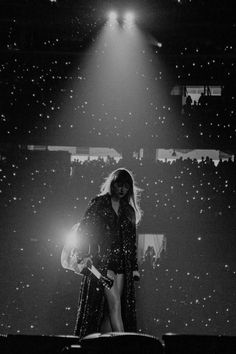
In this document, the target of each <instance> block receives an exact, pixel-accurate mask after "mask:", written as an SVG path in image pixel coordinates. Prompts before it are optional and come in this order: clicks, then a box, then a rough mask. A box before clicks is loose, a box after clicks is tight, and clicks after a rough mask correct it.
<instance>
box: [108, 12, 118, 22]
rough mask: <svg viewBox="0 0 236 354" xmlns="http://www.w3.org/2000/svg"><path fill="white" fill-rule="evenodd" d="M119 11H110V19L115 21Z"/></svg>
mask: <svg viewBox="0 0 236 354" xmlns="http://www.w3.org/2000/svg"><path fill="white" fill-rule="evenodd" d="M117 17H118V16H117V13H116V12H115V11H110V12H109V13H108V19H109V21H110V22H115V21H116V20H117Z"/></svg>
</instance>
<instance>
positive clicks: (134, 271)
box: [133, 270, 140, 280]
mask: <svg viewBox="0 0 236 354" xmlns="http://www.w3.org/2000/svg"><path fill="white" fill-rule="evenodd" d="M133 279H134V280H140V273H139V271H138V270H133Z"/></svg>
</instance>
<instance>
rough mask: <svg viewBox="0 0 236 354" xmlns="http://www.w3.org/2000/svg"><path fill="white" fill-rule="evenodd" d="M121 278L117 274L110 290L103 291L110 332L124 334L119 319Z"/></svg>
mask: <svg viewBox="0 0 236 354" xmlns="http://www.w3.org/2000/svg"><path fill="white" fill-rule="evenodd" d="M122 283H123V282H122V277H121V274H118V275H116V276H115V278H114V284H113V286H112V288H111V289H110V290H108V289H105V296H106V299H107V303H108V308H109V317H110V322H111V327H112V331H114V332H124V325H123V321H122V317H121V296H120V291H122V287H123V285H122Z"/></svg>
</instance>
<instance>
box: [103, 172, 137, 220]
mask: <svg viewBox="0 0 236 354" xmlns="http://www.w3.org/2000/svg"><path fill="white" fill-rule="evenodd" d="M116 182H118V183H119V182H121V183H123V184H125V183H127V184H129V186H130V188H129V190H128V192H127V194H126V196H125V197H124V199H126V201H127V202H128V203H129V204H130V205H131V206H132V207H133V208H134V211H135V220H136V224H138V223H139V222H140V220H141V217H142V210H141V208H140V206H139V199H140V194H141V192H142V189H141V188H139V187H137V186H136V184H135V180H134V177H133V174H132V172H131V171H129V170H127V169H126V168H118V169H116V170H114V171H113V172H111V173H110V174H109V176H108V177H107V178H106V179H105V181H104V183H103V184H102V185H101V188H100V195H105V194H107V193H108V194H110V195H112V194H113V188H114V184H115V183H116Z"/></svg>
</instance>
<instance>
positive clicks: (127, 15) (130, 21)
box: [124, 12, 135, 25]
mask: <svg viewBox="0 0 236 354" xmlns="http://www.w3.org/2000/svg"><path fill="white" fill-rule="evenodd" d="M124 20H125V22H126V23H128V24H129V25H131V24H133V23H134V21H135V14H134V13H133V12H126V13H125V14H124Z"/></svg>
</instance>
